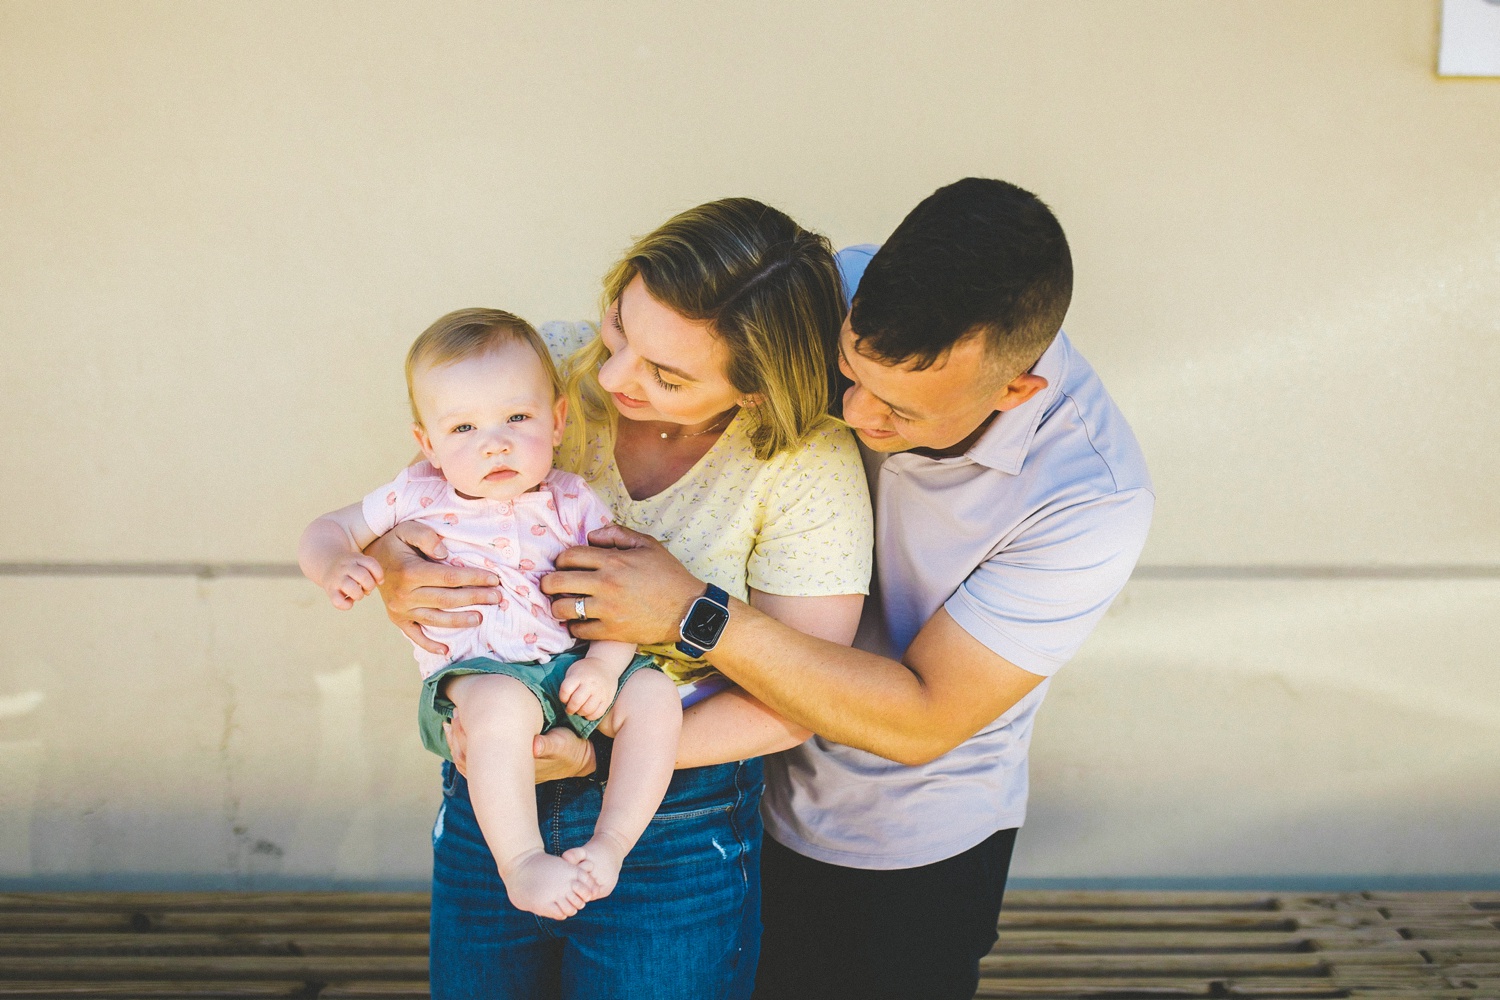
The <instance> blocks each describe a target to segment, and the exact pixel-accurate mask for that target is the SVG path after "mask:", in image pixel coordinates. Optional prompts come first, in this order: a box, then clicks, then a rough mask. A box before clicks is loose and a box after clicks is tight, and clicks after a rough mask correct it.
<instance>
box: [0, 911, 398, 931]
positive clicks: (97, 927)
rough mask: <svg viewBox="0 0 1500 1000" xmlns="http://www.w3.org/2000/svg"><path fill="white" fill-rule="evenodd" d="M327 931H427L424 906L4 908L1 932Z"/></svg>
mask: <svg viewBox="0 0 1500 1000" xmlns="http://www.w3.org/2000/svg"><path fill="white" fill-rule="evenodd" d="M285 930H327V931H341V930H349V931H390V932H402V931H407V932H416V931H426V930H427V911H426V910H425V909H423V910H234V911H229V912H223V911H218V912H215V911H203V912H197V911H188V912H185V913H183V912H175V911H163V910H135V911H130V910H122V911H114V912H97V911H81V910H43V911H30V912H27V911H19V910H16V911H0V934H4V933H15V932H36V933H43V932H49V931H53V932H63V931H72V932H80V933H81V932H85V931H105V932H108V931H137V932H141V931H199V932H219V933H238V932H252V933H253V932H255V931H285Z"/></svg>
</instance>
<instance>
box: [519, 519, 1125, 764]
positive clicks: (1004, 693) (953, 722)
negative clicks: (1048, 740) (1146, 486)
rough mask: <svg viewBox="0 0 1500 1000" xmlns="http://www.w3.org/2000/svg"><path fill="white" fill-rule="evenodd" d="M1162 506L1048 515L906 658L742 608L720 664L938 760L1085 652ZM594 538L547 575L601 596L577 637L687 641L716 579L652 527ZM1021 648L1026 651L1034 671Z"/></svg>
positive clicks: (883, 742) (893, 746)
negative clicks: (687, 562) (685, 620)
mask: <svg viewBox="0 0 1500 1000" xmlns="http://www.w3.org/2000/svg"><path fill="white" fill-rule="evenodd" d="M1150 501H1151V498H1150V496H1149V493H1147V492H1146V491H1130V492H1122V493H1120V494H1113V495H1110V496H1106V497H1101V498H1098V499H1097V500H1093V501H1089V502H1088V503H1087V504H1086V505H1074V506H1073V507H1071V508H1067V515H1066V517H1064V518H1062V519H1059V520H1057V521H1056V522H1055V523H1052V524H1051V527H1050V528H1049V527H1047V524H1048V521H1047V519H1044V520H1043V521H1039V522H1038V523H1037V524H1036V525H1034V526H1033V529H1032V531H1031V532H1030V534H1029V536H1028V538H1027V539H1026V541H1025V544H1024V545H1017V546H1013V550H1008V551H1010V558H1009V559H991V560H988V561H986V562H984V563H981V564H980V565H979V566H978V567H976V568H975V569H974V571H973V572H972V573H971V575H970V577H969V579H968V580H966V581H965V583H964V585H963V587H961V588H960V589H959V592H958V594H957V595H955V597H954V598H953V599H951V600H950V601H949V606H951V607H953V608H954V610H953V612H952V613H950V612H949V611H948V610H947V608H946V607H945V608H943V609H941V610H939V611H938V612H937V613H936V614H934V615H933V617H932V618H931V619H930V620H929V621H928V622H926V624H924V625H923V627H922V629H921V630H920V631H919V632H918V634H917V635H916V637H915V638H914V639H913V640H912V642H911V643H910V644H909V646H908V647H907V649H906V652H905V653H904V656H903V660H902V661H896V660H892V659H888V658H886V657H882V656H876V655H874V654H871V653H866V652H863V651H860V650H854V649H845V648H843V647H841V646H837V645H834V644H832V643H826V642H818V641H817V640H816V639H813V638H809V637H807V636H805V635H799V634H798V633H797V632H796V631H794V630H792V629H787V628H785V627H783V626H779V625H778V624H777V623H776V622H774V621H770V620H767V619H766V617H765V616H764V615H761V614H758V613H756V611H755V610H753V609H751V608H748V607H746V606H744V605H742V604H738V603H735V604H734V605H733V607H732V610H731V614H730V620H729V625H728V627H727V628H726V630H725V633H724V635H723V636H722V637H721V638H720V640H719V643H718V645H717V646H716V648H715V649H714V650H713V651H712V652H711V653H710V654H709V660H710V662H712V663H713V664H714V665H715V666H717V667H719V669H721V670H722V671H723V672H724V673H725V674H726V675H727V676H729V677H730V678H731V679H733V680H734V681H736V682H737V683H739V684H740V686H741V687H743V688H744V689H745V690H746V691H748V692H750V693H751V694H753V695H755V696H756V697H757V698H759V699H761V700H762V701H764V702H765V703H766V704H767V705H768V706H769V707H770V708H771V709H773V710H774V711H776V712H778V713H780V714H781V715H783V716H785V717H786V718H787V719H789V720H790V721H792V722H795V723H797V724H799V725H801V726H804V727H806V728H808V729H811V730H812V731H813V732H815V733H817V734H818V735H820V736H823V737H826V738H827V739H830V740H834V741H836V742H839V743H843V744H845V745H848V746H853V747H857V748H859V749H862V750H867V751H869V752H871V753H874V754H877V755H879V756H882V757H885V758H887V759H890V760H894V761H897V762H898V763H903V764H921V763H925V762H927V761H930V760H932V759H934V758H936V757H939V756H941V755H942V754H944V753H947V752H948V751H949V750H951V749H953V748H954V747H956V746H957V745H958V744H960V743H962V742H963V741H964V740H966V739H968V738H969V737H970V736H973V735H974V734H975V733H976V732H978V731H979V730H980V729H982V728H983V727H985V726H987V725H989V724H990V723H991V722H993V721H994V720H995V719H997V718H999V717H1000V716H1001V715H1003V714H1004V713H1005V712H1006V711H1007V710H1009V709H1010V708H1011V707H1012V706H1014V705H1015V704H1016V703H1017V702H1019V701H1020V700H1021V699H1022V698H1024V697H1025V696H1026V695H1027V694H1028V693H1029V692H1031V691H1032V690H1033V689H1034V688H1035V687H1036V686H1037V685H1038V684H1040V683H1041V682H1042V681H1043V680H1044V679H1045V677H1046V676H1047V675H1049V674H1050V673H1051V672H1052V671H1053V670H1055V669H1056V668H1057V666H1058V665H1060V664H1061V663H1062V662H1064V661H1066V660H1067V659H1068V658H1069V657H1070V656H1071V655H1072V652H1073V650H1075V649H1076V648H1077V646H1078V644H1079V643H1081V642H1082V641H1083V638H1084V637H1085V636H1086V635H1087V634H1088V632H1089V631H1090V630H1091V629H1092V628H1093V626H1094V623H1096V622H1097V621H1098V619H1099V617H1100V616H1102V615H1103V613H1104V611H1105V609H1106V608H1107V607H1108V606H1109V603H1110V601H1111V600H1112V599H1113V598H1114V596H1115V594H1116V593H1118V592H1119V589H1120V588H1121V587H1122V586H1124V584H1125V581H1126V579H1127V578H1128V577H1129V575H1130V570H1131V569H1132V568H1133V567H1134V565H1135V560H1136V557H1137V556H1138V555H1139V553H1140V548H1141V545H1142V544H1143V543H1144V541H1145V535H1146V528H1147V526H1148V525H1149V523H1150V512H1151V502H1150ZM590 541H591V542H592V545H591V546H590V547H588V548H578V549H570V550H568V551H567V552H564V553H563V554H562V555H561V556H559V557H558V560H557V565H558V567H559V568H560V569H561V570H563V572H558V573H554V574H552V575H551V576H549V577H544V578H543V580H542V589H543V590H544V591H546V592H547V593H551V594H556V593H583V594H587V595H588V607H589V608H590V615H591V618H593V619H594V620H591V621H587V622H581V623H579V627H578V628H576V629H575V630H574V631H575V634H577V635H579V636H582V637H585V638H593V637H609V638H618V639H626V640H630V641H636V642H662V641H668V640H672V639H675V638H676V637H677V626H678V622H680V621H681V619H682V616H683V614H684V613H685V612H686V609H687V607H688V606H689V605H690V604H691V602H692V601H693V600H694V599H695V598H697V597H698V596H699V595H701V594H702V593H703V584H702V583H701V582H700V581H698V580H696V579H695V578H694V577H693V576H692V574H690V573H689V572H688V571H687V570H686V569H684V568H683V567H682V565H681V564H680V563H678V561H677V560H676V559H674V558H673V557H672V555H671V553H669V552H667V551H666V549H664V548H663V547H662V546H661V545H659V544H658V543H657V542H656V541H655V540H653V539H651V538H650V537H649V536H645V535H640V534H638V533H636V532H631V531H628V530H626V529H623V528H610V529H607V530H604V531H598V532H595V533H594V534H592V535H590ZM1037 567H1042V568H1041V569H1038V568H1037ZM1018 594H1022V595H1030V600H1027V601H1017V600H1016V595H1018ZM955 602H956V603H955ZM1028 605H1029V606H1031V607H1028ZM1032 607H1035V608H1040V609H1041V612H1040V617H1035V616H1034V615H1036V614H1037V612H1034V611H1032V610H1031V608H1032ZM955 615H960V616H961V617H962V619H963V620H962V621H960V620H959V618H955V617H954V616H955ZM1029 616H1031V617H1029ZM997 650H1005V653H1003V654H1002V653H1001V652H998V651H997ZM1012 650H1014V651H1015V652H1018V653H1022V654H1024V655H1025V656H1026V659H1024V660H1022V662H1024V663H1025V664H1026V668H1022V667H1021V666H1020V665H1018V663H1016V662H1015V661H1014V660H1013V659H1011V658H1010V657H1011V655H1013V654H1012V653H1011V651H1012ZM1027 668H1030V669H1027ZM1036 668H1040V669H1036Z"/></svg>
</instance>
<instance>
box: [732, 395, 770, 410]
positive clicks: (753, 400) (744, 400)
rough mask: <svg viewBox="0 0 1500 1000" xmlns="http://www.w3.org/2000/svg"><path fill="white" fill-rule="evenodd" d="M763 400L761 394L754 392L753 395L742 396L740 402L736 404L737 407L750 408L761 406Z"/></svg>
mask: <svg viewBox="0 0 1500 1000" xmlns="http://www.w3.org/2000/svg"><path fill="white" fill-rule="evenodd" d="M763 398H764V397H763V396H761V394H760V393H758V392H752V393H749V394H748V395H744V396H741V397H740V398H739V400H738V401H737V402H736V405H737V406H747V407H748V406H759V405H760V401H761V400H762V399H763Z"/></svg>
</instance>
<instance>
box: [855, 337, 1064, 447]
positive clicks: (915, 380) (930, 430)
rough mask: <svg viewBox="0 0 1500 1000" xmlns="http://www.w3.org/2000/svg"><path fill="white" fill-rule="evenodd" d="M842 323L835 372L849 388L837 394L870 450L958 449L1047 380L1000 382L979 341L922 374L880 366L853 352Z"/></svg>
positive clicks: (971, 339)
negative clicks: (991, 418) (993, 417)
mask: <svg viewBox="0 0 1500 1000" xmlns="http://www.w3.org/2000/svg"><path fill="white" fill-rule="evenodd" d="M858 344H859V338H858V337H856V336H855V334H854V329H853V328H852V327H851V326H850V325H849V320H848V319H845V320H844V328H843V330H841V331H840V332H839V370H840V371H841V372H843V373H844V376H845V377H846V378H848V379H849V380H850V381H851V382H853V383H854V384H853V385H852V386H850V387H849V388H848V389H847V390H845V392H844V420H845V421H846V422H847V423H848V424H849V426H850V427H853V428H854V431H855V433H856V434H858V435H859V439H860V440H861V441H863V442H864V444H865V446H866V447H867V448H869V449H871V450H872V451H880V452H897V451H910V450H911V449H913V448H927V449H931V450H933V451H942V450H944V449H948V448H952V447H953V446H954V445H957V444H959V443H961V442H963V441H964V440H965V439H966V438H968V437H969V436H970V435H971V434H973V433H974V432H975V431H976V430H978V429H979V427H980V425H981V424H983V423H984V422H985V421H986V420H987V419H988V418H989V416H990V414H992V413H994V412H995V411H996V410H1009V409H1013V408H1015V407H1017V406H1020V405H1021V404H1022V403H1024V402H1026V400H1028V399H1030V398H1031V397H1032V396H1033V395H1035V394H1036V393H1037V392H1038V391H1040V390H1041V389H1043V388H1046V385H1047V381H1046V379H1043V378H1041V377H1040V376H1037V375H1031V374H1025V375H1019V376H1017V377H1016V378H1014V379H1012V380H1011V381H1010V382H1008V383H1000V382H998V379H997V378H996V376H995V372H994V371H993V370H992V369H991V367H990V366H989V365H988V364H987V363H986V362H987V359H986V357H985V343H984V339H983V338H982V337H969V338H967V339H965V340H961V341H959V342H958V343H957V344H955V345H954V346H953V349H952V350H950V351H949V352H948V354H947V356H946V357H944V358H942V359H941V360H939V361H938V362H937V363H936V364H934V365H932V366H931V367H929V368H924V369H921V370H917V369H913V368H911V367H910V366H909V365H905V364H895V365H889V364H881V363H880V362H878V361H875V360H873V359H871V358H867V357H865V356H864V355H862V354H860V353H859V350H858Z"/></svg>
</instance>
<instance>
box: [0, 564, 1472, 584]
mask: <svg viewBox="0 0 1500 1000" xmlns="http://www.w3.org/2000/svg"><path fill="white" fill-rule="evenodd" d="M301 575H302V572H301V570H299V569H298V568H297V566H296V564H295V563H259V562H226V563H208V562H130V561H120V562H89V563H84V562H76V563H75V562H0V577H22V576H84V577H117V576H137V577H139V576H146V577H153V576H158V577H166V576H191V577H197V578H198V579H202V580H213V579H217V578H220V577H252V578H254V577H258V578H262V579H286V578H295V577H299V576H301ZM1134 579H1136V580H1500V566H1497V565H1467V566H1462V565H1459V566H1452V565H1450V566H1410V565H1408V566H1358V565H1348V566H1343V565H1321V566H1287V565H1280V566H1278V565H1218V566H1208V565H1177V566H1174V565H1144V566H1137V567H1136V570H1135V576H1134Z"/></svg>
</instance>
